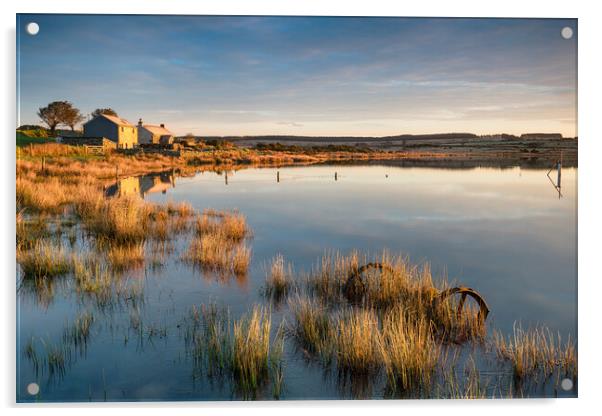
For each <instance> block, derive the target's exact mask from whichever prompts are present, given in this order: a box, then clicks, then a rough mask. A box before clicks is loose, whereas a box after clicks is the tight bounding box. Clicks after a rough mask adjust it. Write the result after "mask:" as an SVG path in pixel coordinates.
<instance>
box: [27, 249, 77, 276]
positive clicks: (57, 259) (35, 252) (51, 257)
mask: <svg viewBox="0 0 602 416" xmlns="http://www.w3.org/2000/svg"><path fill="white" fill-rule="evenodd" d="M17 262H18V263H19V265H20V266H21V273H22V276H23V278H24V279H44V278H53V277H56V276H61V275H65V274H68V273H69V272H71V270H72V269H73V263H72V262H71V260H70V259H69V257H68V256H67V254H66V253H65V252H64V250H63V248H62V247H61V246H58V245H54V244H51V243H48V242H46V241H41V242H38V243H37V244H36V245H35V246H34V247H33V248H32V249H31V250H20V251H17Z"/></svg>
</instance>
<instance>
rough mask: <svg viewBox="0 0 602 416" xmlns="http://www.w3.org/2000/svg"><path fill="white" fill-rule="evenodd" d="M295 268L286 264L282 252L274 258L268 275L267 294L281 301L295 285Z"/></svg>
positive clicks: (266, 282) (266, 281)
mask: <svg viewBox="0 0 602 416" xmlns="http://www.w3.org/2000/svg"><path fill="white" fill-rule="evenodd" d="M293 283H294V280H293V269H292V266H291V265H290V264H288V265H287V264H285V261H284V257H283V256H282V254H278V255H276V257H274V258H273V259H272V264H271V266H270V269H269V271H268V273H267V275H266V280H265V290H264V292H265V295H266V296H268V297H270V298H272V299H273V300H274V301H276V302H279V301H280V300H281V299H282V298H283V297H284V296H286V295H287V294H288V293H289V291H290V290H291V289H292V287H293Z"/></svg>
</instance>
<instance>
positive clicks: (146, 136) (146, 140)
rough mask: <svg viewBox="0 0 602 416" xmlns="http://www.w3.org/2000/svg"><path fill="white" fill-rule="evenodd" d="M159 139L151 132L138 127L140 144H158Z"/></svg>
mask: <svg viewBox="0 0 602 416" xmlns="http://www.w3.org/2000/svg"><path fill="white" fill-rule="evenodd" d="M158 141H159V140H158V137H155V135H153V134H152V133H151V132H150V131H148V130H147V129H145V128H144V127H140V126H138V143H140V144H150V143H157V142H158Z"/></svg>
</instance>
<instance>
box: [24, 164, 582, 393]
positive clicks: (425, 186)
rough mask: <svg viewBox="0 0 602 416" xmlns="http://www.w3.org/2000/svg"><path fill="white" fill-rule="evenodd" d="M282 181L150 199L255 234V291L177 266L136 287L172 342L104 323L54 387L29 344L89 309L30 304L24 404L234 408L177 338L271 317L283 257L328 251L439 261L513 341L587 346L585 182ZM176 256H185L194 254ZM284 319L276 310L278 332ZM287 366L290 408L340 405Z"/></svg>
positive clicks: (342, 175)
mask: <svg viewBox="0 0 602 416" xmlns="http://www.w3.org/2000/svg"><path fill="white" fill-rule="evenodd" d="M276 171H277V170H276V169H247V170H242V171H238V172H234V173H232V172H230V173H229V174H228V185H227V186H226V185H225V179H226V178H225V175H223V174H222V175H217V174H215V173H210V172H205V173H204V174H199V175H197V176H195V177H193V178H178V179H177V180H176V183H175V188H173V189H169V190H168V191H167V193H166V194H162V193H151V194H148V195H147V196H146V199H147V200H149V201H155V202H158V201H167V200H174V201H189V202H190V203H191V204H192V205H193V206H194V207H195V208H197V209H199V210H202V209H204V208H208V207H212V208H216V209H233V208H238V209H239V210H240V211H241V212H242V213H243V214H245V215H246V216H247V219H248V221H249V223H250V225H251V227H252V229H253V234H254V237H253V239H252V240H251V241H250V243H249V244H250V246H251V247H252V252H253V259H252V263H251V269H250V273H249V276H248V278H247V279H246V280H244V279H243V280H240V281H236V280H232V281H227V282H220V281H217V280H216V279H215V278H214V277H203V276H202V275H201V273H200V272H199V271H197V270H193V269H191V268H190V267H188V266H187V265H185V264H183V263H181V262H179V261H178V260H177V259H173V260H171V261H169V263H168V264H167V265H166V267H165V268H163V269H159V270H157V271H152V270H149V271H146V272H145V271H143V270H138V271H132V272H128V273H127V277H128V278H130V279H133V280H143V281H144V285H145V289H144V293H145V301H144V304H143V305H141V306H140V310H141V313H142V317H143V321H144V324H145V325H147V326H157V327H165V328H167V330H168V336H167V337H166V338H164V339H159V338H157V339H154V340H148V339H147V338H146V337H144V339H143V342H142V343H140V342H139V340H138V339H137V337H136V334H135V331H133V330H132V329H131V328H130V319H131V315H130V314H131V313H132V311H131V308H129V309H128V308H123V309H120V308H116V309H115V310H111V311H106V312H100V311H98V310H95V311H94V314H95V316H96V318H97V321H96V322H95V324H94V325H95V326H94V327H93V328H94V329H93V335H92V339H91V343H90V345H89V346H88V350H87V355H86V357H76V359H75V360H74V363H72V364H71V365H70V367H69V369H68V373H67V376H66V377H65V378H64V379H63V380H61V381H60V382H57V381H47V380H46V378H44V377H36V376H35V375H34V372H33V369H32V366H31V364H30V363H29V362H28V361H27V360H26V359H23V357H22V355H21V352H22V351H23V348H24V344H25V343H26V342H27V340H29V339H30V338H31V337H32V336H36V337H41V338H44V339H51V340H52V339H54V340H57V339H59V340H60V338H61V336H62V331H63V329H64V328H65V325H66V324H67V323H68V322H73V319H74V318H75V317H76V316H77V315H78V314H79V313H81V312H82V311H84V310H87V309H89V308H90V305H86V304H80V303H79V301H78V299H77V296H76V295H74V294H72V293H70V290H69V287H68V286H67V288H64V289H62V288H61V285H57V287H56V290H55V291H56V294H55V297H54V300H53V301H52V302H51V303H50V304H49V305H47V306H43V305H40V304H39V303H37V302H36V300H35V298H34V297H32V296H31V294H27V292H23V294H22V295H20V297H19V318H20V321H19V322H18V328H19V345H18V346H17V348H18V351H19V364H18V370H17V373H18V376H19V379H18V389H19V391H25V388H26V386H27V384H28V383H29V382H31V381H32V380H36V381H38V382H39V383H40V384H41V389H42V390H41V391H42V392H44V393H45V395H44V396H43V397H42V399H44V400H58V401H60V400H88V399H89V398H90V392H92V399H93V400H103V397H104V391H106V392H107V396H108V397H109V398H110V399H112V400H119V399H121V400H157V399H164V400H177V399H180V400H186V399H216V400H217V399H226V400H228V399H230V398H231V397H232V396H231V392H230V390H229V388H228V387H227V386H223V385H220V384H219V383H215V382H211V380H208V379H207V378H200V379H196V380H194V381H193V380H191V371H192V370H191V364H190V360H189V359H186V357H185V353H184V347H183V343H184V341H183V337H182V333H181V330H178V329H177V327H178V325H180V324H181V323H182V319H183V318H184V317H185V316H186V315H187V314H188V313H189V312H190V308H191V307H192V306H193V305H197V306H198V305H200V304H202V303H208V302H211V301H216V302H218V303H219V304H222V305H228V306H229V307H230V309H231V311H232V314H233V315H239V314H240V313H242V312H245V311H247V310H248V309H249V307H250V306H251V305H252V304H253V303H258V302H260V303H262V302H263V300H262V297H261V295H260V289H261V286H262V284H263V282H264V279H265V266H266V263H268V262H269V260H270V259H271V258H272V257H273V256H274V255H275V254H276V253H277V252H280V253H282V254H283V255H284V256H285V258H286V259H287V260H290V261H292V262H293V264H294V266H295V269H296V270H297V271H300V270H307V269H309V268H310V267H311V266H312V265H313V264H315V262H316V260H317V258H318V257H319V256H320V255H321V254H322V253H323V252H324V251H325V250H331V249H335V250H340V251H342V252H349V251H351V250H353V249H359V250H364V251H370V252H373V253H374V252H378V251H380V250H382V249H385V248H386V249H388V250H390V251H391V252H401V253H403V254H407V255H409V256H410V258H411V260H412V261H414V262H424V261H429V262H430V263H431V265H432V268H433V272H434V273H435V275H436V276H441V275H443V274H445V273H446V274H447V275H448V276H449V278H450V279H452V280H455V281H457V282H458V283H462V284H465V285H468V286H471V287H473V288H475V289H476V290H478V291H479V292H480V293H481V294H482V295H483V296H484V297H485V299H486V300H487V302H488V303H489V306H490V307H491V309H492V313H491V315H490V317H491V318H490V319H491V323H492V324H493V325H494V326H495V327H497V328H500V329H502V330H503V331H505V332H508V331H511V330H512V324H513V322H514V321H519V320H520V321H522V322H523V324H524V325H525V326H526V325H528V324H535V323H544V324H546V325H548V326H550V328H551V329H552V330H559V331H560V332H561V333H562V335H563V337H566V335H567V334H569V333H570V334H571V335H572V336H575V335H576V329H577V326H576V284H577V281H576V268H577V263H576V261H577V259H576V200H577V198H576V182H577V181H576V176H577V171H576V169H565V170H563V188H562V193H563V196H564V197H563V198H561V199H558V194H557V192H556V190H555V189H554V187H553V186H552V185H551V184H550V183H549V181H548V179H547V178H546V176H545V175H546V172H545V171H544V170H520V169H518V168H515V169H507V170H499V169H473V170H448V169H427V168H396V167H381V166H369V167H349V166H347V167H345V166H336V167H335V166H320V167H303V168H281V169H279V171H280V183H277V182H276ZM335 171H336V172H338V178H337V179H338V180H337V181H336V182H335V180H334V172H335ZM176 244H177V245H178V246H180V249H183V248H185V247H184V244H185V241H176ZM66 281H67V284H68V279H67V280H66ZM283 313H285V310H278V309H275V310H274V316H273V322H275V323H278V322H280V321H281V319H282V317H283ZM125 334H128V336H127V338H128V340H127V341H126V339H125V338H126V336H125ZM285 360H286V369H285V386H286V389H287V390H286V395H285V397H287V398H297V399H299V398H306V399H310V398H336V397H340V391H339V390H338V387H337V385H336V380H335V379H336V377H324V374H323V373H322V370H320V369H319V368H318V367H316V366H311V365H309V366H308V364H307V363H305V361H304V359H303V358H302V354H300V353H299V351H295V350H294V348H293V347H292V346H291V345H290V344H287V347H286V349H285ZM375 394H377V395H378V394H379V393H378V392H376V393H375ZM25 398H27V397H25ZM268 398H269V397H268Z"/></svg>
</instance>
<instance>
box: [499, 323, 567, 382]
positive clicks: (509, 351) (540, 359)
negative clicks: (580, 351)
mask: <svg viewBox="0 0 602 416" xmlns="http://www.w3.org/2000/svg"><path fill="white" fill-rule="evenodd" d="M493 342H494V347H495V351H496V352H497V354H498V356H499V357H500V358H502V359H505V360H508V361H510V363H511V365H512V371H513V374H514V377H515V378H517V379H519V380H522V379H525V378H535V379H537V378H538V377H539V376H541V377H543V378H546V377H548V376H550V375H552V374H553V373H554V371H555V370H557V369H560V370H561V372H562V373H563V374H564V375H567V376H571V377H575V375H576V374H577V356H576V353H575V347H574V345H573V343H572V341H571V339H570V338H569V339H568V340H567V341H566V342H565V343H562V340H561V338H560V334H558V335H557V336H554V335H553V334H552V333H551V331H550V330H549V329H548V328H546V327H536V328H533V329H530V330H524V329H523V328H522V327H521V326H520V325H516V324H515V325H514V330H513V334H512V335H511V336H509V337H508V338H505V337H504V336H503V335H502V334H501V333H500V332H498V331H496V332H495V333H494V337H493Z"/></svg>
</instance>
